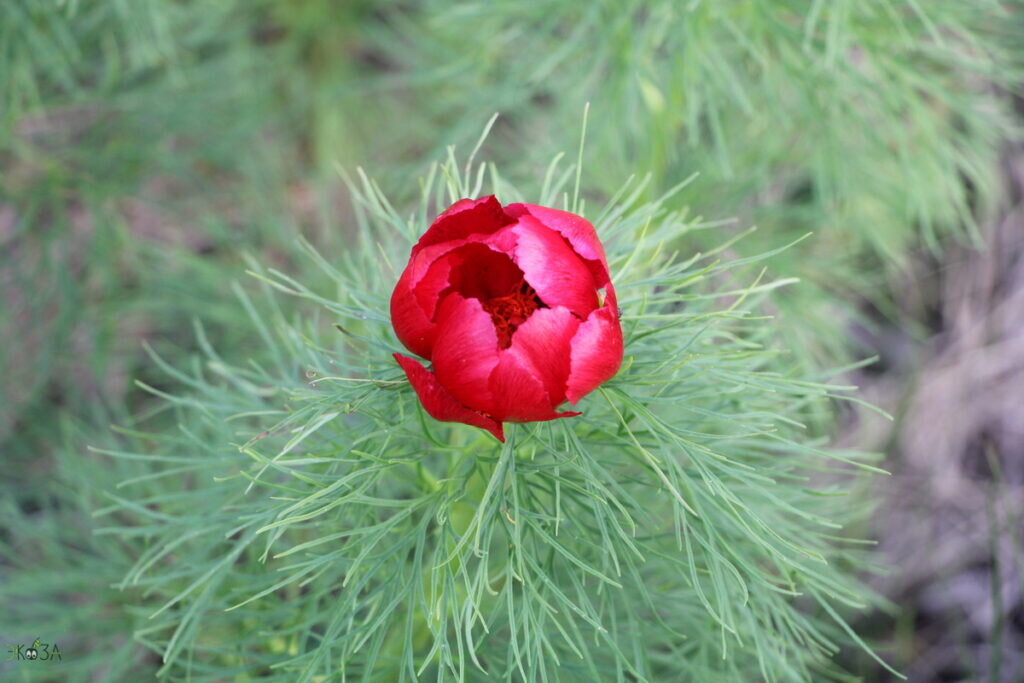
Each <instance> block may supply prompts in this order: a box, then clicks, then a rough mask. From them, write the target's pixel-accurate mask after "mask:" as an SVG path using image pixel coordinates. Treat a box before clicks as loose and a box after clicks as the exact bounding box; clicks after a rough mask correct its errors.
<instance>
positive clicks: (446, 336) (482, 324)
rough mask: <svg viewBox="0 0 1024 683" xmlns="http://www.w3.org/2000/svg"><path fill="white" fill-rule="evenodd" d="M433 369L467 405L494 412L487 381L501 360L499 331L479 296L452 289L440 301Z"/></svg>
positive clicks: (457, 397) (452, 392)
mask: <svg viewBox="0 0 1024 683" xmlns="http://www.w3.org/2000/svg"><path fill="white" fill-rule="evenodd" d="M433 360H434V373H435V374H436V375H437V379H438V381H439V382H441V384H442V385H444V388H445V389H447V390H448V392H449V393H451V395H452V396H454V397H455V399H456V400H457V401H459V402H460V403H462V404H463V405H464V406H467V407H469V408H472V409H473V410H479V411H481V412H485V413H490V414H494V411H493V410H491V405H492V395H491V388H490V384H489V382H488V380H489V378H490V376H491V371H493V370H494V366H496V365H497V364H498V334H497V331H496V330H495V329H494V323H493V322H492V321H491V316H490V315H489V314H488V313H487V312H486V311H484V309H483V306H482V305H481V304H480V302H479V301H478V300H476V299H466V298H464V297H462V296H461V295H459V294H456V293H452V294H449V295H448V296H447V297H445V300H444V301H443V302H442V303H441V310H440V311H439V312H438V315H437V338H436V339H435V341H434V358H433Z"/></svg>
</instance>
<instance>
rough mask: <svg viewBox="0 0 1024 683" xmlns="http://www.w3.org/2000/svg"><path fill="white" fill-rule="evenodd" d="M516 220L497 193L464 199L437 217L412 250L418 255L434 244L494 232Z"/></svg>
mask: <svg viewBox="0 0 1024 683" xmlns="http://www.w3.org/2000/svg"><path fill="white" fill-rule="evenodd" d="M513 222H515V221H513V220H512V219H511V218H509V217H508V215H506V214H505V211H504V210H503V209H502V208H501V203H499V202H498V200H497V199H495V198H494V195H491V196H489V197H481V198H480V199H476V200H473V199H460V200H459V201H457V202H455V203H454V204H452V205H451V206H450V207H448V209H447V210H446V211H445V212H444V213H442V214H441V215H440V216H438V217H437V218H436V219H434V223H433V224H432V225H431V226H430V228H428V229H427V231H426V232H425V233H424V234H423V237H421V238H420V241H419V242H417V243H416V246H414V247H413V248H412V253H413V255H415V254H416V253H417V252H419V251H420V250H421V249H423V248H424V247H428V246H430V245H432V244H440V243H441V242H448V241H450V240H459V239H465V238H466V237H469V236H470V235H490V234H491V233H493V232H495V231H497V230H498V229H499V228H501V227H503V226H506V225H509V224H510V223H513Z"/></svg>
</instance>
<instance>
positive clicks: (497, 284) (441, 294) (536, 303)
mask: <svg viewBox="0 0 1024 683" xmlns="http://www.w3.org/2000/svg"><path fill="white" fill-rule="evenodd" d="M391 322H392V324H393V325H394V327H395V332H396V333H397V334H398V338H399V340H401V342H402V344H404V345H405V347H406V348H407V349H409V350H410V351H412V352H413V353H415V354H417V355H419V356H422V357H423V358H426V359H428V360H430V361H432V362H433V364H434V367H433V372H431V371H429V370H427V369H426V368H425V367H423V365H421V364H420V362H419V361H417V360H414V359H412V358H409V357H407V356H403V355H401V354H398V353H396V354H395V360H397V361H398V364H399V365H401V366H402V369H403V370H405V374H406V376H407V377H408V378H409V382H410V383H411V384H412V386H413V388H414V389H415V390H416V394H417V395H418V396H419V398H420V401H421V402H422V403H423V407H424V408H425V409H426V411H427V412H428V413H429V414H430V415H431V416H432V417H434V418H435V419H438V420H441V421H443V422H462V423H465V424H468V425H473V426H475V427H481V428H483V429H486V430H488V431H489V432H491V433H492V434H494V436H495V437H497V438H498V440H499V441H504V435H503V433H502V423H503V422H538V421H543V420H553V419H555V418H558V417H572V416H574V415H579V414H580V413H576V412H557V411H556V408H557V407H558V406H559V405H560V404H561V403H563V402H564V401H565V400H566V399H568V400H569V401H570V402H571V403H572V404H574V405H575V404H576V402H577V401H579V400H580V399H581V398H582V397H583V396H584V395H586V394H587V393H589V392H590V391H592V390H593V389H595V388H596V387H597V386H598V385H599V384H601V383H602V382H604V381H605V380H607V379H609V378H611V377H612V376H613V375H614V374H615V373H616V372H617V371H618V369H619V364H620V363H621V362H622V328H621V327H620V326H619V318H618V306H617V303H616V299H615V289H614V288H613V287H612V283H611V280H610V279H609V275H608V262H607V260H606V259H605V255H604V248H603V247H602V246H601V242H600V241H599V240H598V239H597V234H596V233H595V232H594V227H593V226H592V225H591V224H590V223H589V222H587V220H586V219H584V218H581V217H580V216H577V215H575V214H571V213H568V212H565V211H558V210H557V209H548V208H545V207H543V206H534V205H532V204H509V205H508V206H506V207H502V206H501V204H500V203H499V202H498V200H496V199H495V198H494V197H493V196H492V197H484V198H482V199H477V200H475V201H474V200H470V199H462V200H459V201H458V202H456V203H455V204H453V205H452V206H451V207H449V208H448V210H447V211H445V212H444V213H442V214H441V215H440V216H438V217H437V219H436V220H435V221H434V224H433V225H431V226H430V229H429V230H427V232H426V233H425V234H424V235H423V237H421V238H420V240H419V242H417V243H416V245H415V246H414V247H413V248H412V254H411V255H410V257H409V264H408V265H407V266H406V267H405V271H404V272H403V273H402V277H401V278H400V279H399V280H398V284H397V285H396V286H395V291H394V293H393V294H392V295H391Z"/></svg>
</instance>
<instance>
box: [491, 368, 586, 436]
mask: <svg viewBox="0 0 1024 683" xmlns="http://www.w3.org/2000/svg"><path fill="white" fill-rule="evenodd" d="M491 392H492V393H493V394H494V402H493V404H492V410H491V414H492V415H494V417H495V419H498V420H501V421H503V422H543V421H546V420H554V419H556V418H559V417H573V416H576V415H579V413H575V412H565V413H556V412H555V411H554V409H553V408H552V406H551V400H550V399H549V398H548V394H547V392H546V391H545V390H544V384H543V383H542V382H541V381H540V380H539V379H537V377H535V376H534V375H533V373H531V372H530V371H529V370H527V369H526V368H525V367H524V366H523V364H522V363H521V362H520V360H519V359H518V358H517V357H516V356H515V354H513V353H509V352H507V351H505V352H502V354H501V359H500V360H499V361H498V366H497V367H496V368H494V372H493V373H492V374H491Z"/></svg>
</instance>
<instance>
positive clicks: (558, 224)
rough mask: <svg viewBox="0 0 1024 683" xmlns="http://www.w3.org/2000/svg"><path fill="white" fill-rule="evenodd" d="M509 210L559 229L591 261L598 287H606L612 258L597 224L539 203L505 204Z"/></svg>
mask: <svg viewBox="0 0 1024 683" xmlns="http://www.w3.org/2000/svg"><path fill="white" fill-rule="evenodd" d="M505 213H506V214H508V215H509V216H512V217H514V218H520V219H521V218H522V216H523V215H524V214H529V215H531V216H533V217H534V218H536V219H537V220H539V221H540V222H541V223H543V224H544V225H546V226H547V227H549V228H551V229H552V230H554V231H556V232H558V233H559V234H560V235H562V237H564V238H565V239H567V240H568V241H569V244H571V245H572V248H573V250H574V251H575V252H576V253H577V254H579V255H580V256H582V257H583V258H584V259H586V260H587V261H588V263H587V266H588V268H590V270H591V273H592V274H593V276H594V282H596V283H597V286H598V287H604V286H605V285H606V284H607V283H608V282H609V280H610V278H609V275H608V273H609V271H608V259H607V258H606V257H605V254H604V246H603V245H602V244H601V240H599V239H598V238H597V231H596V230H594V226H593V225H591V224H590V221H588V220H587V219H586V218H583V217H582V216H577V215H576V214H574V213H569V212H568V211H559V210H558V209H550V208H548V207H546V206H537V205H535V204H509V205H508V206H506V207H505Z"/></svg>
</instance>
